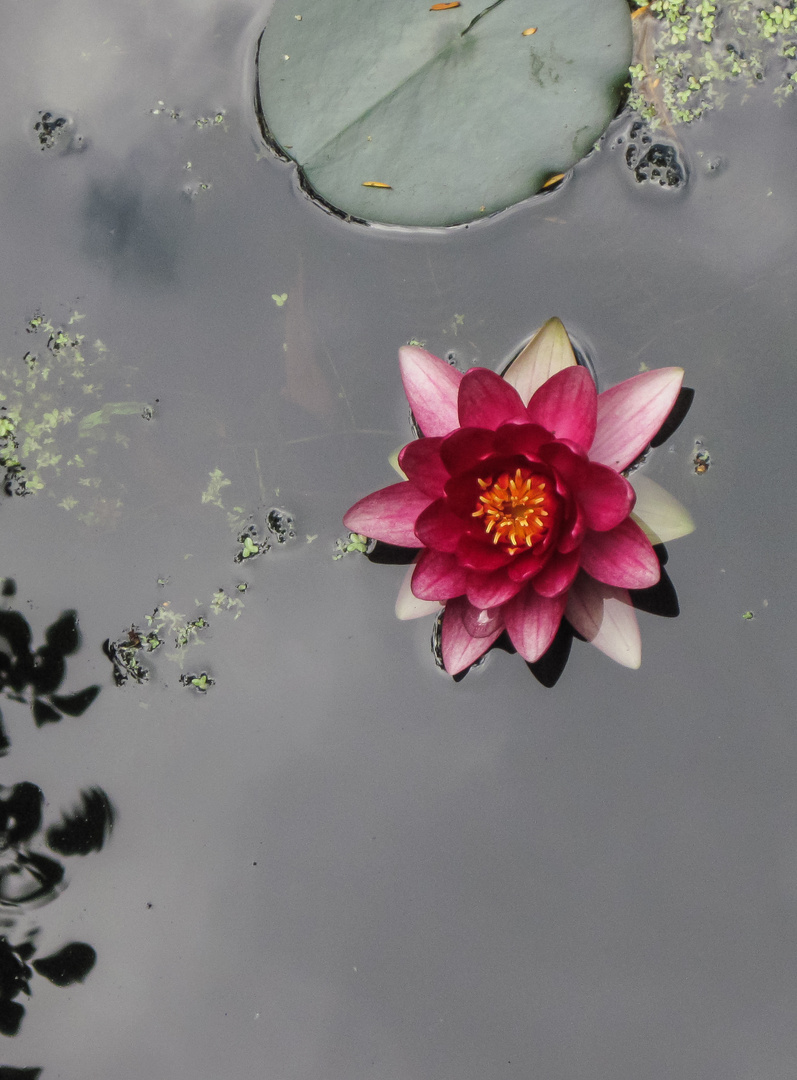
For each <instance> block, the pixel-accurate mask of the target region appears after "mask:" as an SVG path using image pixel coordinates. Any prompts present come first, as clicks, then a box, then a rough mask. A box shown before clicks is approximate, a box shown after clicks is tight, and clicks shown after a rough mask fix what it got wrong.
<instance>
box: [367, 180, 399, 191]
mask: <svg viewBox="0 0 797 1080" xmlns="http://www.w3.org/2000/svg"><path fill="white" fill-rule="evenodd" d="M363 187H378V188H386V189H387V190H388V191H392V190H393V188H392V187H391V186H390V184H383V183H382V181H381V180H363Z"/></svg>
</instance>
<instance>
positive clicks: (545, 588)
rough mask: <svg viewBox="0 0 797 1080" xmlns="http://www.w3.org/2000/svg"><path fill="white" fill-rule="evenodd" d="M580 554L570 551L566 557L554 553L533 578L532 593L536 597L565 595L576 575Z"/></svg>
mask: <svg viewBox="0 0 797 1080" xmlns="http://www.w3.org/2000/svg"><path fill="white" fill-rule="evenodd" d="M580 562H581V552H580V551H578V550H576V551H571V552H569V553H568V554H567V555H560V554H559V553H558V552H554V554H553V555H552V556H551V558H550V559H549V560H548V562H547V563H546V564H545V566H544V567H543V568H542V570H540V572H539V574H537V575H536V576H535V577H534V591H535V592H536V593H537V595H538V596H547V597H553V596H561V595H562V593H566V592H567V590H568V589H569V588H570V586H571V585H572V583H573V580H574V578H575V576H576V574H577V573H578V567H579V564H580Z"/></svg>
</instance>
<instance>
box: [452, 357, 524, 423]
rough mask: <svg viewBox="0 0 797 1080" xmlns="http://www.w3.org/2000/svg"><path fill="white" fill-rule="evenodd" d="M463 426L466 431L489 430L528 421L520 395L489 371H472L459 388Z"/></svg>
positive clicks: (483, 369) (485, 369)
mask: <svg viewBox="0 0 797 1080" xmlns="http://www.w3.org/2000/svg"><path fill="white" fill-rule="evenodd" d="M458 402H459V422H460V425H461V426H462V427H479V428H489V429H490V430H491V431H495V429H496V428H498V427H500V426H501V424H508V423H512V422H513V421H516V422H518V423H521V422H522V421H524V420H525V419H526V409H525V406H524V405H523V402H522V401H521V400H520V395H519V394H518V392H517V390H515V388H514V387H513V386H510V385H509V383H508V382H505V381H504V380H503V379H502V378H501V376H500V375H496V373H495V372H494V371H490V370H489V369H488V368H471V369H470V371H467V372H465V374H464V375H463V377H462V382H461V383H460V386H459V398H458Z"/></svg>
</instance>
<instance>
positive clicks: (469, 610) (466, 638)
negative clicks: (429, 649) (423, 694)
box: [441, 596, 504, 675]
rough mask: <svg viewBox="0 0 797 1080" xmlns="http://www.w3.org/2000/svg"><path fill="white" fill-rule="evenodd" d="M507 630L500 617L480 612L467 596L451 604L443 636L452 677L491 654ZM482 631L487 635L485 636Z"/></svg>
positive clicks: (445, 658)
mask: <svg viewBox="0 0 797 1080" xmlns="http://www.w3.org/2000/svg"><path fill="white" fill-rule="evenodd" d="M482 616H483V618H481V617H482ZM480 619H481V621H480ZM503 629H504V624H503V620H502V619H501V618H500V617H496V616H490V613H489V612H478V611H477V610H476V609H475V608H473V607H472V606H471V605H470V604H469V603H468V601H467V600H466V598H465V597H464V596H460V597H457V599H456V600H449V602H448V603H447V604H446V608H445V611H444V612H443V632H442V636H441V645H442V649H443V663H444V664H445V667H446V671H447V672H448V674H449V675H458V674H459V673H460V671H464V670H465V668H467V667H470V665H471V664H472V663H473V662H474V661H476V660H478V659H479V657H480V656H483V655H484V653H486V652H487V650H488V649H489V648H490V646H491V645H492V643H493V642H494V641H495V639H496V638H497V637H498V636H499V634H500V633H501V632H502V630H503ZM473 630H475V631H476V633H475V634H474V633H472V631H473ZM482 630H484V631H486V632H485V633H482V632H481V631H482Z"/></svg>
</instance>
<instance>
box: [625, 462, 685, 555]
mask: <svg viewBox="0 0 797 1080" xmlns="http://www.w3.org/2000/svg"><path fill="white" fill-rule="evenodd" d="M628 480H629V482H630V484H631V486H632V487H633V489H634V491H635V492H636V504H635V506H634V512H633V514H632V517H634V518H635V519H636V522H637V524H638V525H639V526H640V527H641V528H642V529H644V531H645V535H646V536H647V538H648V539H649V540H650V542H651V543H652V544H666V543H669V541H670V540H677V539H678V538H679V537H681V536H688V535H689V533H690V532H693V531H694V528H695V523H694V521H693V520H692V515H691V514H690V513H689V511H688V510H687V509H686V507H685V506H684V505H683V504H682V503H680V502H679V501H678V500H677V499H676V498H675V496H674V495H671V494H670V493H669V491H666V490H665V489H664V488H663V487H661V485H660V484H657V483H656V481H655V480H651V479H650V477H648V476H644V475H643V474H642V473H640V472H635V473H632V474H631V476H629V477H628Z"/></svg>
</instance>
